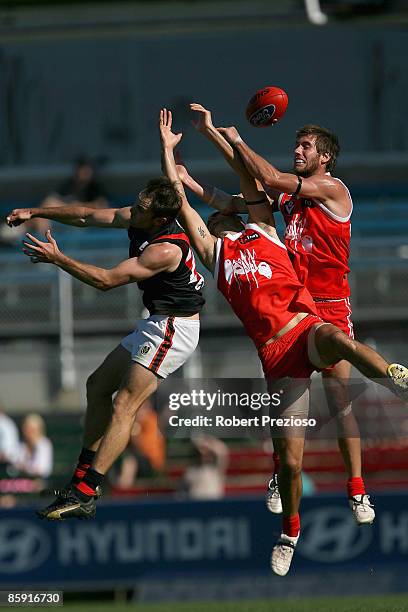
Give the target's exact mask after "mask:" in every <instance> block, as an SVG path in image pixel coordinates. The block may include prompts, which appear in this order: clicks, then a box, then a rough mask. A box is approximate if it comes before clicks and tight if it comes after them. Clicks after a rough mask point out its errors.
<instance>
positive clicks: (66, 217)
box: [6, 206, 131, 228]
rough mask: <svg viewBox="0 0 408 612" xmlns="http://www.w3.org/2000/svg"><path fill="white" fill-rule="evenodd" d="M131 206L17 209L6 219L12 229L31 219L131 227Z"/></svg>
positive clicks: (95, 225) (71, 223)
mask: <svg viewBox="0 0 408 612" xmlns="http://www.w3.org/2000/svg"><path fill="white" fill-rule="evenodd" d="M130 211H131V207H130V206H125V207H124V208H103V209H95V208H91V207H87V206H58V207H55V208H15V209H14V210H12V211H11V213H9V214H8V215H7V217H6V221H7V224H8V225H9V226H10V227H13V226H17V225H21V224H22V223H24V222H25V221H28V220H29V219H36V218H39V219H49V220H50V221H58V222H59V223H63V224H65V225H73V226H75V227H106V228H109V227H117V228H128V227H129V225H130Z"/></svg>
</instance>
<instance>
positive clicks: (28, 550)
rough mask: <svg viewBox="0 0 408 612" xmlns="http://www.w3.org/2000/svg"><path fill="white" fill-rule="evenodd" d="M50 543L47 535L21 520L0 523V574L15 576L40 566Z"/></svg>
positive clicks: (38, 528)
mask: <svg viewBox="0 0 408 612" xmlns="http://www.w3.org/2000/svg"><path fill="white" fill-rule="evenodd" d="M50 550H51V543H50V540H49V537H48V535H47V533H46V532H45V531H44V530H43V529H41V528H40V527H37V526H36V525H33V524H32V523H31V522H30V521H24V520H22V519H13V520H2V521H1V522H0V572H3V573H5V574H6V573H7V574H17V573H20V572H28V571H30V570H32V569H34V568H36V567H38V566H39V565H41V564H42V563H43V562H44V561H45V559H46V558H47V557H48V555H49V553H50Z"/></svg>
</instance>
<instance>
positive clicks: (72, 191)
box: [24, 157, 108, 234]
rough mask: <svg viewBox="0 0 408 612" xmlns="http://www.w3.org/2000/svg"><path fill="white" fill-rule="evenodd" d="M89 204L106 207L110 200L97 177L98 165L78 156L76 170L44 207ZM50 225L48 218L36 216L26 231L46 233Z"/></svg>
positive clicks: (30, 221)
mask: <svg viewBox="0 0 408 612" xmlns="http://www.w3.org/2000/svg"><path fill="white" fill-rule="evenodd" d="M67 204H72V206H81V205H84V206H87V207H88V208H89V207H90V208H106V207H107V206H108V200H107V197H106V192H105V188H104V187H103V185H102V184H101V183H100V182H99V181H98V180H97V178H96V165H95V163H94V162H92V161H91V160H90V159H89V158H88V157H78V159H77V160H76V161H75V165H74V172H73V174H72V176H71V177H70V178H68V179H67V180H65V181H64V182H63V183H61V185H60V186H59V187H58V188H57V189H56V190H55V191H53V192H52V193H50V194H49V195H48V196H47V197H46V198H45V199H44V200H43V202H42V204H41V207H42V208H57V207H59V206H66V205H67ZM49 226H50V221H49V220H48V219H39V218H34V219H30V220H29V221H27V223H26V228H25V229H24V232H26V231H27V229H28V231H30V230H31V231H34V232H37V233H40V234H45V232H46V231H47V229H48V228H49Z"/></svg>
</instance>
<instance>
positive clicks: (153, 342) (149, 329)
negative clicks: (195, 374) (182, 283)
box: [121, 315, 200, 378]
mask: <svg viewBox="0 0 408 612" xmlns="http://www.w3.org/2000/svg"><path fill="white" fill-rule="evenodd" d="M199 335H200V321H199V320H198V319H183V318H182V317H174V316H168V315H151V316H150V317H149V318H148V319H140V321H139V322H138V324H137V327H136V329H135V330H134V331H133V332H132V333H131V334H129V335H128V336H126V337H125V338H123V340H122V341H121V345H122V346H123V347H124V348H125V349H126V350H127V351H129V352H130V353H131V354H132V360H133V361H136V363H140V364H142V365H143V366H145V367H146V368H147V369H148V370H150V371H151V372H153V373H154V374H156V375H157V376H160V378H166V377H167V376H169V374H172V373H173V372H175V371H176V370H178V368H180V367H181V366H182V365H184V363H185V362H186V361H187V359H188V358H189V357H190V355H192V353H193V352H194V351H195V349H196V347H197V344H198V339H199Z"/></svg>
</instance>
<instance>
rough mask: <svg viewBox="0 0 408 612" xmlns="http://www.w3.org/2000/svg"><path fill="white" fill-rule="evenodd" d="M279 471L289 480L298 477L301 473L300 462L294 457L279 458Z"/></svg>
mask: <svg viewBox="0 0 408 612" xmlns="http://www.w3.org/2000/svg"><path fill="white" fill-rule="evenodd" d="M281 470H282V472H283V473H284V474H286V475H287V476H290V477H291V478H293V477H295V476H298V475H299V474H300V473H301V471H302V461H301V459H298V458H297V457H295V456H294V455H289V456H287V457H282V458H281Z"/></svg>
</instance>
